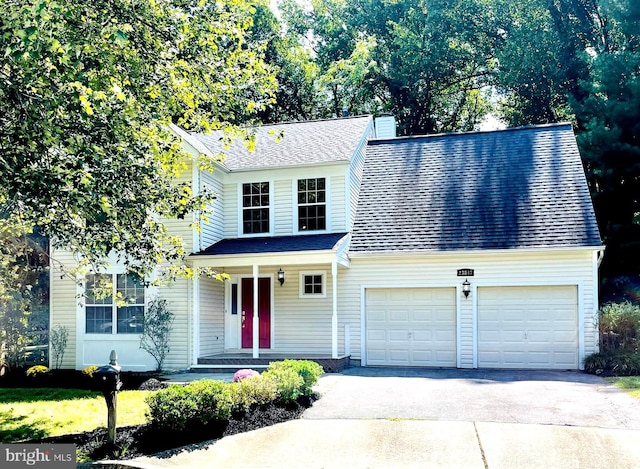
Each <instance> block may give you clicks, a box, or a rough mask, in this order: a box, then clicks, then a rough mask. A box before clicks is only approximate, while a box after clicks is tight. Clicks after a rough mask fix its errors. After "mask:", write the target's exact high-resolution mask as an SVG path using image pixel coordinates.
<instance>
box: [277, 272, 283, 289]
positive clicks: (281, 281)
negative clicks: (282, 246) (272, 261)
mask: <svg viewBox="0 0 640 469" xmlns="http://www.w3.org/2000/svg"><path fill="white" fill-rule="evenodd" d="M278 282H280V286H282V285H284V270H282V268H280V269H278Z"/></svg>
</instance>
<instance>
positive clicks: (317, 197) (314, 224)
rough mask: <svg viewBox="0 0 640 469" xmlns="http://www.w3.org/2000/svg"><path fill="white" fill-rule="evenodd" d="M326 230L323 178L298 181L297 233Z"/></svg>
mask: <svg viewBox="0 0 640 469" xmlns="http://www.w3.org/2000/svg"><path fill="white" fill-rule="evenodd" d="M326 229H327V189H326V182H325V178H312V179H299V180H298V231H317V230H326Z"/></svg>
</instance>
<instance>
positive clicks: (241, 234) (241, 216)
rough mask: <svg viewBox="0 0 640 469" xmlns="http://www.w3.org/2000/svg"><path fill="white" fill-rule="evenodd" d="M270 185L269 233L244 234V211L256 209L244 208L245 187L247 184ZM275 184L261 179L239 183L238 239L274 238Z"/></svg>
mask: <svg viewBox="0 0 640 469" xmlns="http://www.w3.org/2000/svg"><path fill="white" fill-rule="evenodd" d="M262 183H267V184H269V205H268V206H266V207H261V208H266V209H268V211H269V231H265V232H262V233H245V232H244V211H245V209H247V210H251V209H252V208H256V207H244V206H243V200H242V199H243V187H244V185H245V184H262ZM273 207H274V183H273V181H272V180H270V179H267V180H265V179H260V180H253V179H252V180H250V181H240V182H238V237H243V238H257V237H261V236H272V234H273V226H274V210H273Z"/></svg>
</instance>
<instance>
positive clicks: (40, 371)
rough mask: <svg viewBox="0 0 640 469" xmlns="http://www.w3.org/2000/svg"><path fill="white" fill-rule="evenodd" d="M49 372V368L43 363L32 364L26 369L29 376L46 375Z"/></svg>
mask: <svg viewBox="0 0 640 469" xmlns="http://www.w3.org/2000/svg"><path fill="white" fill-rule="evenodd" d="M47 373H49V368H47V367H46V366H43V365H36V366H32V367H31V368H29V369H28V370H27V371H26V374H27V376H28V377H29V378H37V377H38V376H42V375H46V374H47Z"/></svg>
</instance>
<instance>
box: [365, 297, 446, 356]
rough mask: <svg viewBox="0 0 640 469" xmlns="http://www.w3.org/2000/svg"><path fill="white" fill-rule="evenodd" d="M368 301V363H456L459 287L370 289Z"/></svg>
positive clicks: (366, 299)
mask: <svg viewBox="0 0 640 469" xmlns="http://www.w3.org/2000/svg"><path fill="white" fill-rule="evenodd" d="M365 301H366V304H365V308H366V323H367V324H366V325H367V341H366V347H367V363H368V364H370V365H399V366H455V365H456V322H455V317H456V307H455V302H456V296H455V288H417V289H410V288H399V289H392V288H390V289H367V292H366V298H365ZM380 310H384V311H385V314H384V320H382V318H381V316H380V315H379V314H374V315H371V314H370V313H371V312H372V311H373V312H374V313H376V312H378V311H380ZM380 330H385V331H386V339H385V341H384V342H382V341H381V340H380V339H381V334H379V331H380ZM372 331H374V335H373V336H372V335H371V332H372Z"/></svg>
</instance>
